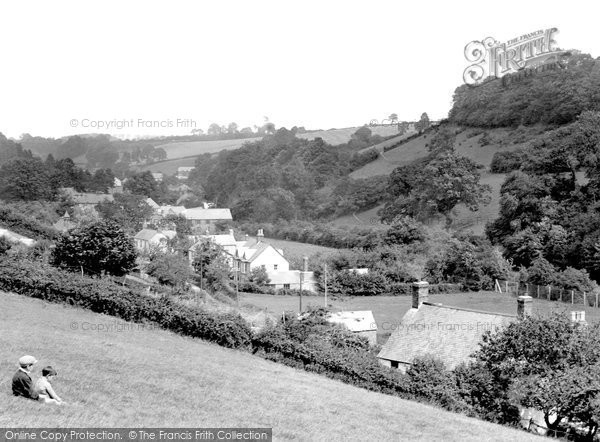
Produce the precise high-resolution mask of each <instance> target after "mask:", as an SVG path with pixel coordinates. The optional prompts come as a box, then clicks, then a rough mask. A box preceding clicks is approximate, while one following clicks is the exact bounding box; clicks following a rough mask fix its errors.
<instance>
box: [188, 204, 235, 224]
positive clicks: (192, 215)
mask: <svg viewBox="0 0 600 442" xmlns="http://www.w3.org/2000/svg"><path fill="white" fill-rule="evenodd" d="M181 213H182V215H183V216H185V217H186V218H187V219H195V220H207V221H208V220H229V221H231V220H232V219H233V218H232V217H231V210H229V209H204V208H203V207H194V208H191V209H185V210H184V211H182V212H181Z"/></svg>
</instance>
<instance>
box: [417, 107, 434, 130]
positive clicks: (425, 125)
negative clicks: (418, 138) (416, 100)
mask: <svg viewBox="0 0 600 442" xmlns="http://www.w3.org/2000/svg"><path fill="white" fill-rule="evenodd" d="M429 126H431V122H430V121H429V116H428V115H427V112H423V113H422V114H421V119H420V120H419V121H417V122H416V123H415V129H416V130H417V132H419V133H423V132H424V131H426V130H427V129H429Z"/></svg>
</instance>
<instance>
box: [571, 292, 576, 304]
mask: <svg viewBox="0 0 600 442" xmlns="http://www.w3.org/2000/svg"><path fill="white" fill-rule="evenodd" d="M574 303H575V302H574V297H573V290H571V304H574Z"/></svg>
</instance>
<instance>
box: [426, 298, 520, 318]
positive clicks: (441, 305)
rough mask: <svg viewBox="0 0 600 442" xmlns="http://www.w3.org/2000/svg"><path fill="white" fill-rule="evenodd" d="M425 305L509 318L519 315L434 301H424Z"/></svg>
mask: <svg viewBox="0 0 600 442" xmlns="http://www.w3.org/2000/svg"><path fill="white" fill-rule="evenodd" d="M423 304H424V305H429V306H432V307H441V308H447V309H452V310H460V311H463V312H472V313H482V314H484V315H494V316H506V317H509V318H516V317H517V315H511V314H509V313H495V312H486V311H484V310H475V309H470V308H464V307H454V306H451V305H443V304H436V303H434V302H423Z"/></svg>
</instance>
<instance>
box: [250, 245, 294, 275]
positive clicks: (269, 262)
mask: <svg viewBox="0 0 600 442" xmlns="http://www.w3.org/2000/svg"><path fill="white" fill-rule="evenodd" d="M260 266H265V269H266V270H267V272H271V271H275V272H287V271H288V270H289V269H290V263H289V262H288V261H287V259H285V258H284V257H283V256H281V254H280V253H279V252H278V251H277V250H275V249H274V248H273V247H272V246H269V247H268V248H267V249H265V250H264V251H263V252H262V253H261V254H260V255H259V256H258V257H257V258H256V259H255V260H253V261H252V262H250V271H252V270H253V269H256V268H258V267H260Z"/></svg>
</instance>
